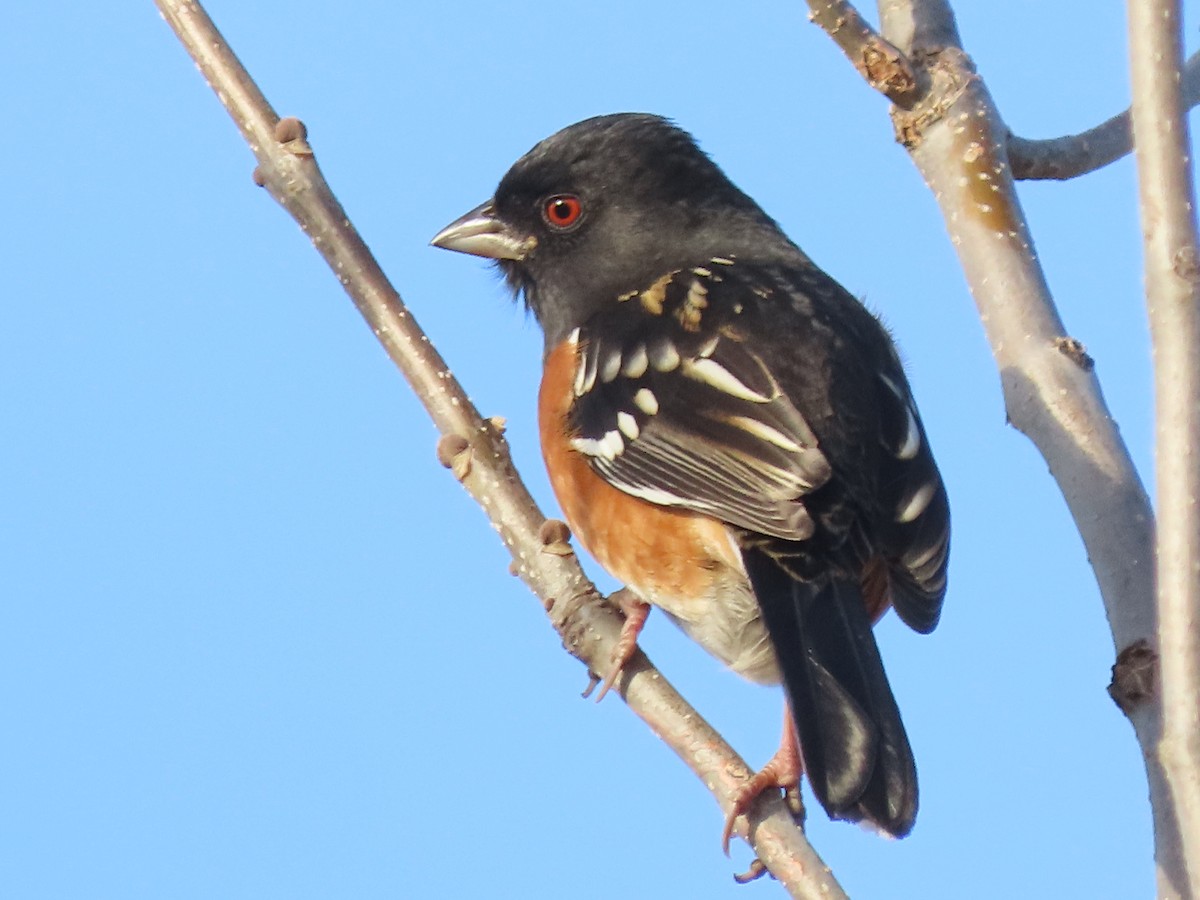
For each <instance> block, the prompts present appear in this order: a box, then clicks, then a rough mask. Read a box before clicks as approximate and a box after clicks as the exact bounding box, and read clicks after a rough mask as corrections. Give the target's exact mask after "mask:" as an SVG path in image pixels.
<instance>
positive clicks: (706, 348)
mask: <svg viewBox="0 0 1200 900" xmlns="http://www.w3.org/2000/svg"><path fill="white" fill-rule="evenodd" d="M720 342H721V337H720V335H716V334H714V335H713V336H712V337H710V338H709V339H708V340H707V341H705V342H704V343H703V344H701V345H700V349H699V350H697V351H696V355H697V356H699V357H700V358H701V359H708V358H709V357H710V356H712V355H713V352H714V351H715V350H716V349H717V344H719V343H720Z"/></svg>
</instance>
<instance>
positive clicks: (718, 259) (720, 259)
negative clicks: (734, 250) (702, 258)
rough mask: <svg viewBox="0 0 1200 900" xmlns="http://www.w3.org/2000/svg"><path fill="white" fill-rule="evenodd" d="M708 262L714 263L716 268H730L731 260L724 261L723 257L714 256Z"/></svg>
mask: <svg viewBox="0 0 1200 900" xmlns="http://www.w3.org/2000/svg"><path fill="white" fill-rule="evenodd" d="M709 262H715V263H716V264H717V265H718V266H732V265H733V260H732V259H726V258H725V257H723V256H714V257H713V258H712V259H711V260H709Z"/></svg>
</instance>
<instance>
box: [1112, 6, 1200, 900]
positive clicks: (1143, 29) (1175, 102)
mask: <svg viewBox="0 0 1200 900" xmlns="http://www.w3.org/2000/svg"><path fill="white" fill-rule="evenodd" d="M1128 9H1129V54H1130V75H1131V84H1132V88H1133V136H1134V142H1135V146H1136V148H1137V168H1138V194H1139V201H1140V202H1139V206H1140V208H1141V214H1142V237H1143V243H1144V252H1145V260H1144V265H1145V288H1146V303H1147V306H1148V309H1149V313H1150V335H1151V340H1152V342H1153V345H1154V387H1155V420H1156V426H1155V464H1156V468H1157V474H1158V515H1159V530H1158V623H1159V627H1158V650H1159V654H1160V659H1159V664H1160V667H1161V669H1160V671H1161V676H1162V680H1161V690H1162V716H1163V724H1162V738H1161V743H1160V744H1159V746H1158V748H1157V750H1158V755H1159V759H1160V761H1161V763H1162V766H1163V769H1164V771H1165V774H1166V779H1167V784H1168V786H1169V788H1170V800H1171V805H1170V812H1171V814H1172V816H1173V819H1174V824H1175V827H1176V829H1177V835H1176V836H1177V838H1178V843H1177V844H1174V843H1173V844H1171V845H1168V846H1165V847H1164V846H1163V845H1161V844H1160V846H1159V853H1160V860H1159V862H1160V872H1162V868H1161V863H1162V858H1161V856H1162V854H1163V853H1164V851H1166V852H1170V853H1171V854H1172V855H1173V856H1176V858H1174V859H1173V860H1172V866H1171V868H1170V870H1168V871H1167V872H1165V873H1163V874H1165V875H1166V876H1167V877H1166V878H1164V877H1162V876H1160V880H1159V894H1160V896H1167V895H1170V896H1186V897H1197V896H1200V721H1198V716H1197V706H1196V698H1197V695H1198V694H1200V575H1198V572H1200V505H1198V503H1200V457H1198V454H1200V250H1198V247H1197V234H1196V217H1195V208H1194V206H1193V202H1194V197H1195V185H1194V184H1193V181H1192V167H1191V161H1190V154H1191V142H1190V140H1189V135H1188V124H1187V116H1186V110H1187V106H1186V104H1185V100H1184V97H1183V93H1182V89H1181V83H1180V80H1181V79H1180V69H1181V67H1182V62H1183V46H1182V38H1181V29H1182V16H1181V10H1180V4H1179V2H1178V0H1130V2H1129V4H1128Z"/></svg>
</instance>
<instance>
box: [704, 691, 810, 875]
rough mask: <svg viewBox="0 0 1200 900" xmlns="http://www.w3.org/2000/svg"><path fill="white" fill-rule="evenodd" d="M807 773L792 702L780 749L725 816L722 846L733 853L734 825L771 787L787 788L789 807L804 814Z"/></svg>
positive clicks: (785, 709)
mask: <svg viewBox="0 0 1200 900" xmlns="http://www.w3.org/2000/svg"><path fill="white" fill-rule="evenodd" d="M802 774H804V760H803V759H802V758H801V756H800V742H799V740H798V739H797V737H796V723H795V720H794V719H793V717H792V709H791V707H790V706H789V705H788V704H786V703H785V704H784V705H783V739H782V740H780V742H779V749H778V750H776V751H775V755H774V756H772V757H771V758H770V759H769V760H768V761H767V764H766V765H765V766H763V767H762V768H761V769H759V770H758V772H757V773H756V774H755V775H754V777H753V778H751V779H750V780H749V781H747V782H746V784H745V786H744V787H743V788H742V789H741V790H740V791H738V795H737V796H736V797H734V799H733V805H732V806H731V807H730V808H729V815H727V816H726V817H725V830H724V831H722V832H721V849H723V850H724V851H725V855H726V856H728V855H729V839H730V838H731V837H733V824H734V820H736V819H737V817H738V816H741V815H745V814H746V812H748V811H749V809H750V807H751V806H753V805H754V801H755V800H757V799H758V798H759V795H761V794H762V793H763V792H765V791H769V790H770V789H771V788H783V789H784V791H785V792H786V793H787V794H788V797H789V799H790V800H792V801H793V803H790V804H789V807H793V806H794V807H797V808H793V809H792V812H793V815H795V816H796V817H797V818H799V817H800V816H801V815H803V813H804V806H803V804H801V803H800V776H801V775H802Z"/></svg>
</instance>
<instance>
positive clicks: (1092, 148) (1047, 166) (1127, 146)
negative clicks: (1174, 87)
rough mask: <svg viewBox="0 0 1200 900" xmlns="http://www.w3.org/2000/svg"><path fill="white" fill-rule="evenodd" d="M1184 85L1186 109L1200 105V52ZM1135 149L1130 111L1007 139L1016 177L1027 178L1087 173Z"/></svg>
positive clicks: (1062, 177)
mask: <svg viewBox="0 0 1200 900" xmlns="http://www.w3.org/2000/svg"><path fill="white" fill-rule="evenodd" d="M1182 88H1183V104H1184V108H1185V109H1191V108H1192V107H1194V106H1196V105H1197V104H1200V53H1193V54H1192V56H1191V58H1190V59H1188V61H1187V64H1186V65H1185V66H1184V67H1183V84H1182ZM1132 150H1133V133H1132V132H1131V131H1130V124H1129V110H1125V111H1124V112H1121V113H1118V114H1117V115H1115V116H1113V117H1112V118H1111V119H1109V120H1108V121H1106V122H1102V123H1101V124H1099V125H1097V126H1096V127H1095V128H1090V129H1088V130H1087V131H1084V132H1081V133H1080V134H1070V135H1067V136H1065V137H1059V138H1047V139H1045V140H1027V139H1026V138H1022V137H1017V136H1016V135H1010V136H1009V138H1008V159H1009V162H1010V163H1011V164H1012V170H1013V177H1014V178H1016V179H1018V180H1027V181H1033V180H1043V179H1057V180H1065V179H1067V178H1075V177H1077V176H1079V175H1086V174H1087V173H1088V172H1094V171H1096V169H1101V168H1103V167H1104V166H1107V165H1108V164H1109V163H1111V162H1116V161H1117V160H1118V159H1120V158H1121V157H1122V156H1125V155H1126V154H1127V153H1129V152H1130V151H1132Z"/></svg>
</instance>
